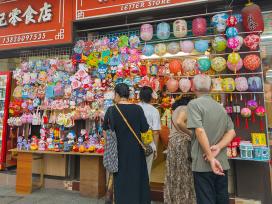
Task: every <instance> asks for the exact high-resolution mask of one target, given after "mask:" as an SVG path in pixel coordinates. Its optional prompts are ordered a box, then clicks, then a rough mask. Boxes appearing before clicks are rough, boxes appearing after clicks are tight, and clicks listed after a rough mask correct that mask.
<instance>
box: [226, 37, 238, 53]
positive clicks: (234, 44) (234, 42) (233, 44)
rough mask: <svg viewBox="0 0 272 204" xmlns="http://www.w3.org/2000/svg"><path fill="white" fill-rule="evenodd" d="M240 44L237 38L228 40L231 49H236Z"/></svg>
mask: <svg viewBox="0 0 272 204" xmlns="http://www.w3.org/2000/svg"><path fill="white" fill-rule="evenodd" d="M239 44H240V42H239V39H238V38H237V36H236V37H234V38H229V39H228V48H230V49H233V50H234V49H236V48H237V47H238V46H239Z"/></svg>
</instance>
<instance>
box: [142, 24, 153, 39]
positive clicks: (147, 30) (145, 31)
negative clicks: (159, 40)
mask: <svg viewBox="0 0 272 204" xmlns="http://www.w3.org/2000/svg"><path fill="white" fill-rule="evenodd" d="M140 36H141V39H142V40H143V41H150V40H151V39H152V38H153V26H152V25H151V24H143V25H142V26H141V33H140Z"/></svg>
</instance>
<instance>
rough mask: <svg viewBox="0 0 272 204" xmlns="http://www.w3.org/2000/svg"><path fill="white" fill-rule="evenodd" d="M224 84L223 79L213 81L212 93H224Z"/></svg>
mask: <svg viewBox="0 0 272 204" xmlns="http://www.w3.org/2000/svg"><path fill="white" fill-rule="evenodd" d="M222 83H223V79H221V78H214V79H212V91H214V92H220V91H223V88H222Z"/></svg>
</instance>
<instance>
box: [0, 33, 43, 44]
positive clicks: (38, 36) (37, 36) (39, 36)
mask: <svg viewBox="0 0 272 204" xmlns="http://www.w3.org/2000/svg"><path fill="white" fill-rule="evenodd" d="M45 38H46V33H33V34H26V35H17V36H8V37H4V38H3V39H2V44H13V43H21V42H31V41H38V40H44V39H45Z"/></svg>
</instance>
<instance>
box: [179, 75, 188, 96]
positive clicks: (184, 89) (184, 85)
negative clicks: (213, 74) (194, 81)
mask: <svg viewBox="0 0 272 204" xmlns="http://www.w3.org/2000/svg"><path fill="white" fill-rule="evenodd" d="M179 89H180V90H181V92H182V93H187V92H188V91H190V89H191V81H190V80H189V79H186V78H182V79H180V80H179Z"/></svg>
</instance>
